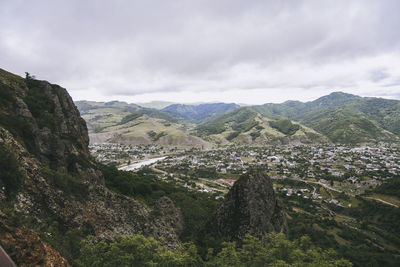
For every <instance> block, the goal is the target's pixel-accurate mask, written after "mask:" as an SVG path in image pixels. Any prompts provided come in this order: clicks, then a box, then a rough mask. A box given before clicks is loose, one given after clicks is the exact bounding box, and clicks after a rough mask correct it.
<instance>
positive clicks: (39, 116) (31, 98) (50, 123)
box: [24, 76, 57, 130]
mask: <svg viewBox="0 0 400 267" xmlns="http://www.w3.org/2000/svg"><path fill="white" fill-rule="evenodd" d="M27 77H28V76H27ZM26 85H27V86H28V88H29V90H28V92H27V94H26V96H25V98H24V102H25V103H26V104H27V106H28V108H29V110H30V112H31V113H32V116H33V117H34V118H35V119H36V123H37V125H38V127H39V128H44V127H47V128H49V129H51V130H52V129H54V128H55V125H56V122H57V118H56V117H55V115H54V109H55V106H54V103H53V101H52V100H51V99H49V97H48V96H47V95H46V93H45V91H44V90H45V89H44V88H43V87H42V85H41V81H38V80H34V79H32V78H29V77H28V78H27V79H26Z"/></svg>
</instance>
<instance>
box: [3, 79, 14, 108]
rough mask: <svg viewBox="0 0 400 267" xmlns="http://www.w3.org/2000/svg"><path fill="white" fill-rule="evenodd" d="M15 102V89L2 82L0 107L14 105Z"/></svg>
mask: <svg viewBox="0 0 400 267" xmlns="http://www.w3.org/2000/svg"><path fill="white" fill-rule="evenodd" d="M14 100H15V93H14V89H13V88H12V87H11V86H8V85H6V84H4V83H2V82H0V106H2V105H7V104H10V103H11V104H12V102H13V101H14Z"/></svg>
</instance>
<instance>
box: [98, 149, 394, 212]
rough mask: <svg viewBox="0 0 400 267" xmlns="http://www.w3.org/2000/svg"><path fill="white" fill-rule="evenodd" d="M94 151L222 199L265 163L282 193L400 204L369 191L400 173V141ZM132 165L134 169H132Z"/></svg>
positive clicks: (108, 159) (103, 159) (335, 201)
mask: <svg viewBox="0 0 400 267" xmlns="http://www.w3.org/2000/svg"><path fill="white" fill-rule="evenodd" d="M90 150H91V153H92V154H93V155H94V156H95V157H96V159H97V160H99V161H100V162H103V163H105V164H113V165H115V166H117V167H119V168H120V169H123V170H131V171H138V170H139V169H141V168H147V169H149V170H150V171H152V172H153V173H154V174H155V175H156V176H157V177H158V178H159V179H162V180H166V181H173V182H174V183H176V184H178V185H181V186H184V187H186V188H188V190H197V191H199V192H205V193H211V194H215V197H216V198H223V195H224V194H225V193H227V192H228V190H229V188H230V187H231V186H232V185H233V183H234V182H235V180H237V179H238V178H239V176H240V175H241V174H243V173H246V171H247V170H248V169H249V168H250V167H253V166H259V167H260V168H264V169H265V171H266V172H267V173H268V174H269V176H270V177H271V178H272V179H273V182H274V187H275V190H276V191H277V192H278V193H279V195H280V196H281V197H287V198H290V197H301V198H303V199H311V200H313V201H316V202H317V201H318V202H322V201H324V202H327V203H331V204H334V205H337V206H342V207H343V206H346V207H350V206H351V205H356V204H357V201H356V197H357V196H359V195H364V197H369V198H374V199H375V200H377V201H380V202H382V203H386V204H388V205H393V206H398V204H399V203H398V202H397V200H393V199H389V200H388V199H383V198H382V197H381V196H377V195H372V196H369V195H368V194H366V193H368V190H370V189H372V188H374V187H376V186H378V185H380V184H381V183H382V182H383V181H384V180H385V179H389V178H392V177H395V176H398V175H399V174H400V146H399V145H398V144H395V143H391V144H389V143H376V144H373V145H372V144H368V145H364V146H346V145H335V144H320V145H291V146H289V145H287V146H265V147H249V146H235V145H230V146H227V147H223V148H219V149H214V150H200V149H197V148H177V147H167V146H157V145H138V146H134V145H122V144H93V145H91V146H90ZM129 166H131V168H129Z"/></svg>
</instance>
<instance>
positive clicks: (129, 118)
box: [119, 111, 143, 124]
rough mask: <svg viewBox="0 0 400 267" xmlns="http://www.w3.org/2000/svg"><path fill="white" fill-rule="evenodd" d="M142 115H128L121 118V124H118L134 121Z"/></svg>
mask: <svg viewBox="0 0 400 267" xmlns="http://www.w3.org/2000/svg"><path fill="white" fill-rule="evenodd" d="M142 115H143V114H142V113H140V112H137V111H136V112H133V113H131V114H129V115H126V116H125V117H123V118H122V120H121V122H120V123H119V124H125V123H128V122H130V121H133V120H136V119H137V118H140V117H141V116H142Z"/></svg>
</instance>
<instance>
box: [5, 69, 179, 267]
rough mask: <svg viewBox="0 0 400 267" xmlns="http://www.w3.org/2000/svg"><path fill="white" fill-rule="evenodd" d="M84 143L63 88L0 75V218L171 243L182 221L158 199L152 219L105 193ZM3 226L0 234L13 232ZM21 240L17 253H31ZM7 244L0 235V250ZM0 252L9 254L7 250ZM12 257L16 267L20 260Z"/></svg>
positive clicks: (81, 124) (134, 204) (141, 208)
mask: <svg viewBox="0 0 400 267" xmlns="http://www.w3.org/2000/svg"><path fill="white" fill-rule="evenodd" d="M88 143H89V138H88V132H87V127H86V123H85V121H84V120H83V119H82V118H81V117H80V115H79V111H78V110H77V108H76V106H75V105H74V103H73V101H72V99H71V97H70V96H69V95H68V93H67V91H66V90H65V89H64V88H61V87H60V86H58V85H53V84H50V83H48V82H46V81H38V80H36V79H34V78H32V77H30V76H28V75H27V77H26V78H25V79H24V78H21V77H19V76H16V75H14V74H11V73H9V72H6V71H4V70H1V69H0V161H1V162H2V163H0V168H1V170H0V208H1V209H2V210H3V211H8V212H4V214H3V215H2V218H3V219H4V220H7V216H10V210H12V212H11V213H12V214H17V216H25V217H26V218H29V221H30V223H29V225H30V226H32V227H33V228H35V229H42V230H43V229H44V232H46V229H47V228H48V227H49V226H50V225H56V226H57V231H59V232H60V233H61V234H63V233H71V231H72V232H73V231H75V232H78V233H79V234H80V235H81V236H86V235H89V234H90V235H94V236H96V237H100V238H107V239H112V238H113V237H114V236H115V235H116V234H133V233H138V232H142V233H144V234H146V235H152V236H154V237H156V238H160V237H163V238H164V240H165V242H166V243H167V244H168V245H170V246H175V245H176V244H178V243H179V239H178V232H179V231H180V229H181V227H182V223H181V221H182V220H181V215H180V211H179V210H178V209H176V208H175V207H174V204H173V203H172V201H170V200H169V199H168V198H163V199H160V200H159V201H158V202H157V203H156V207H155V208H156V209H158V208H160V207H162V209H163V210H162V212H161V215H160V216H157V217H156V218H154V216H151V214H152V211H153V209H154V208H151V207H149V206H146V205H144V204H142V203H139V202H138V201H136V200H134V199H131V198H128V197H125V196H122V195H118V194H116V193H114V192H111V191H110V190H108V189H107V188H106V187H105V186H104V179H103V177H102V173H101V172H100V171H99V170H98V169H97V168H96V163H95V162H94V161H93V160H92V159H91V157H90V154H89V150H88ZM22 221H23V220H22ZM4 225H5V224H0V227H1V229H0V230H1V231H0V232H7V231H8V232H9V233H10V235H13V234H15V233H11V232H12V231H11V230H10V229H11V228H7V227H5V226H4ZM22 225H23V223H21V227H26V226H22ZM32 227H31V228H32ZM33 232H34V231H33V230H32V233H33ZM27 239H28V240H25V241H26V242H25V245H22V246H23V247H24V251H25V252H24V254H23V255H31V254H32V253H33V252H34V251H35V250H36V249H37V246H36V245H33V244H37V242H36V243H35V242H31V241H32V240H31V241H29V235H28V236H27ZM7 242H8V241H7V240H6V239H5V238H4V235H1V236H0V244H3V245H4V244H6V243H7ZM19 242H20V243H21V242H22V243H23V242H24V241H23V240H22V241H21V240H19ZM44 246H45V247H48V245H44ZM4 247H5V249H6V251H7V252H8V253H9V254H10V255H16V252H15V251H14V249H13V248H12V246H6V245H4ZM21 255H22V254H21ZM13 259H14V260H15V261H16V263H17V264H20V265H21V264H23V263H24V262H25V261H26V260H27V258H26V257H24V256H21V257H13ZM54 264H57V263H55V262H54ZM50 265H51V262H50Z"/></svg>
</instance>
